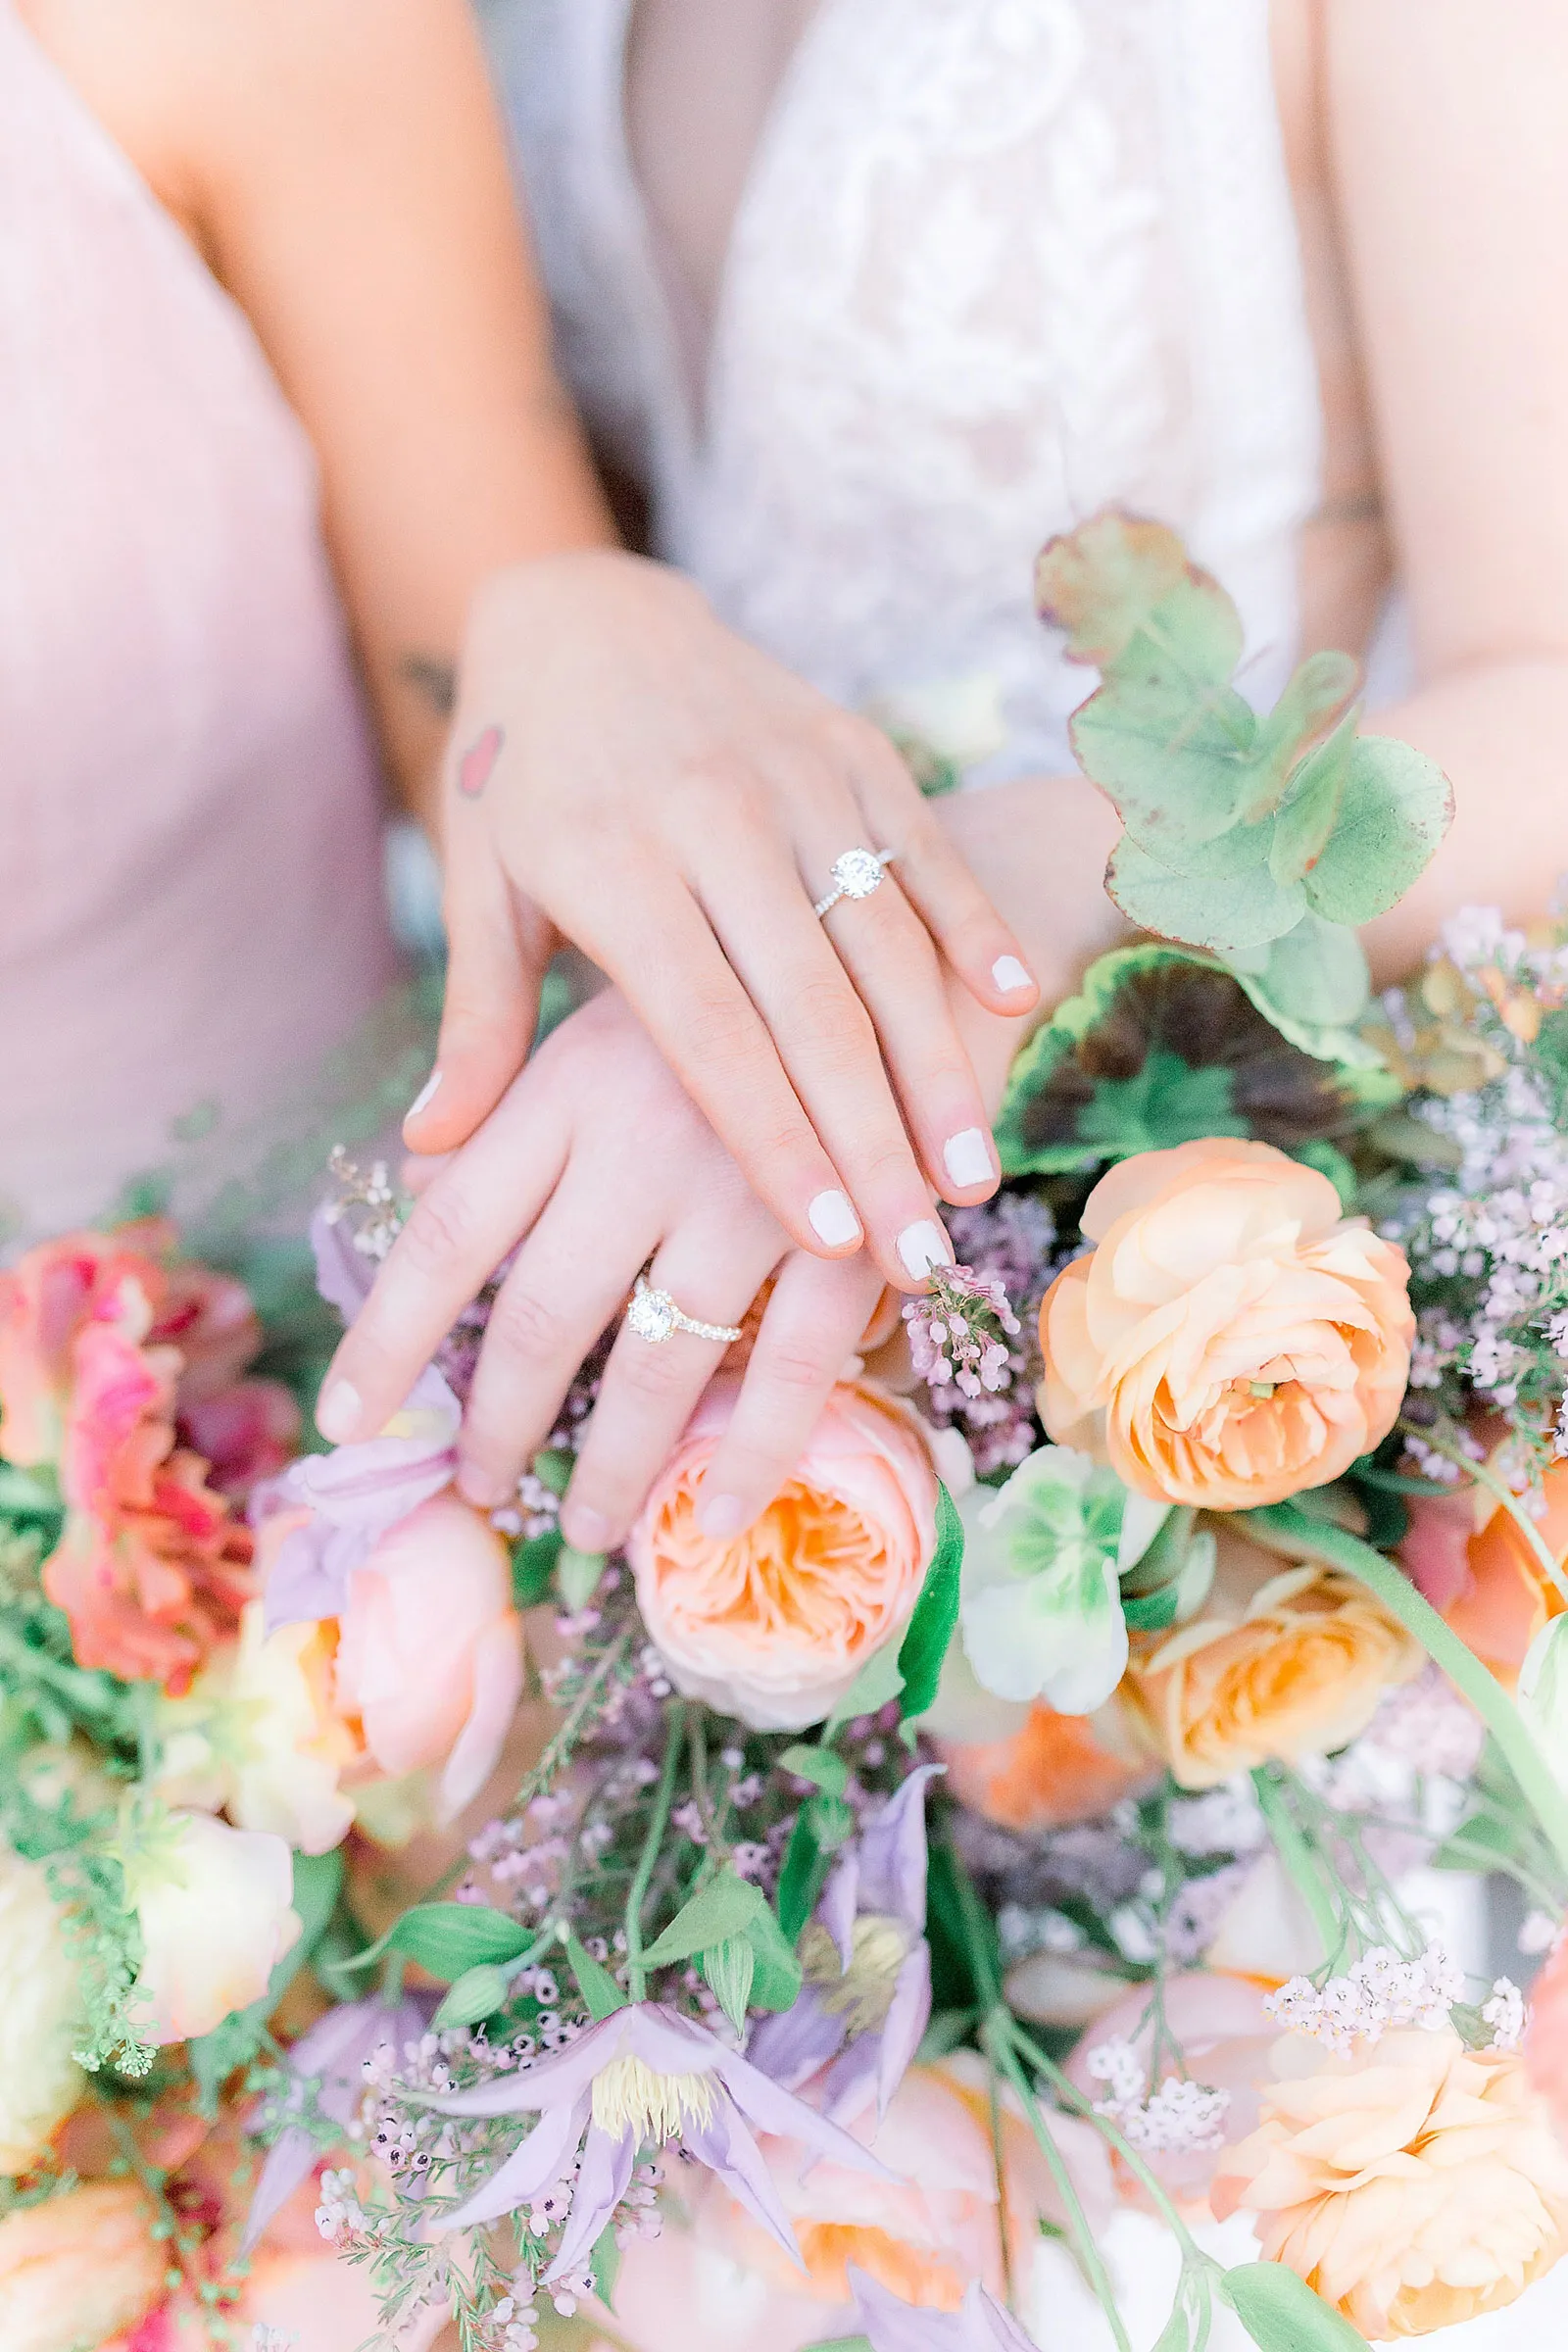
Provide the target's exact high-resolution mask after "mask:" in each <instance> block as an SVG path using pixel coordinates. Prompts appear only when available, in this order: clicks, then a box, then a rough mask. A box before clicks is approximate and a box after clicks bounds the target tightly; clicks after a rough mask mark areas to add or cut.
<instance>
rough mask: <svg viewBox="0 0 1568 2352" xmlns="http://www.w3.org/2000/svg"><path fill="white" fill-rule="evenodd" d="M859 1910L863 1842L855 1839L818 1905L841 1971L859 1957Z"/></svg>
mask: <svg viewBox="0 0 1568 2352" xmlns="http://www.w3.org/2000/svg"><path fill="white" fill-rule="evenodd" d="M859 1908H860V1853H859V1840H858V1839H855V1840H854V1841H852V1843H851V1844H850V1845H848V1846H847V1847H846V1848H845V1850H844V1852H843V1853H842V1854H841V1855H840V1856H839V1858H838V1860H837V1861H836V1862H835V1863H834V1865H833V1868H832V1871H831V1873H830V1874H829V1877H828V1882H827V1885H826V1886H825V1887H823V1889H822V1896H821V1900H820V1901H819V1902H818V1904H817V1906H816V1917H817V1921H818V1924H819V1925H820V1926H822V1927H824V1928H825V1929H826V1930H827V1932H828V1934H829V1935H830V1936H832V1938H833V1945H834V1949H835V1950H836V1951H837V1953H838V1956H839V1966H840V1968H848V1967H849V1965H850V1962H851V1961H852V1960H853V1959H854V1957H855V1919H856V1914H857V1912H858V1910H859ZM921 1918H922V1920H923V1918H924V1913H922V1914H921Z"/></svg>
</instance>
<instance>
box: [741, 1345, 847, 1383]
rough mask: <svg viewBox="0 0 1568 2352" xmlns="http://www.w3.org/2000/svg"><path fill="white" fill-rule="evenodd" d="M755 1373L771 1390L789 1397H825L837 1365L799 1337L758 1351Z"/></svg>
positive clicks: (819, 1349)
mask: <svg viewBox="0 0 1568 2352" xmlns="http://www.w3.org/2000/svg"><path fill="white" fill-rule="evenodd" d="M759 1357H760V1360H759V1364H758V1371H759V1374H760V1377H761V1378H762V1379H764V1380H765V1381H766V1383H767V1385H768V1387H769V1388H770V1389H773V1390H775V1391H782V1392H783V1394H784V1395H785V1396H786V1397H790V1398H805V1397H815V1396H818V1395H821V1396H824V1397H825V1396H826V1394H827V1392H828V1390H829V1389H830V1388H831V1387H832V1386H833V1375H834V1372H835V1371H836V1370H837V1365H836V1364H833V1363H829V1362H828V1361H827V1359H826V1358H825V1357H824V1355H823V1353H822V1350H821V1348H813V1347H812V1346H811V1344H810V1343H809V1341H808V1340H806V1339H804V1338H800V1339H796V1338H791V1339H781V1340H775V1341H770V1342H769V1343H768V1345H767V1346H766V1348H762V1349H760V1350H759Z"/></svg>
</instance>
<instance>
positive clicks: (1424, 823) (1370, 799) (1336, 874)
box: [1305, 735, 1453, 924]
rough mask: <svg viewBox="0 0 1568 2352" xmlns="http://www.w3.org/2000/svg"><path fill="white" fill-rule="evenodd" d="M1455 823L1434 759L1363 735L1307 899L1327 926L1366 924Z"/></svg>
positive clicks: (1409, 879) (1384, 738)
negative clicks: (1334, 924) (1336, 817)
mask: <svg viewBox="0 0 1568 2352" xmlns="http://www.w3.org/2000/svg"><path fill="white" fill-rule="evenodd" d="M1452 822H1453V791H1452V788H1451V786H1450V785H1449V783H1448V779H1447V777H1446V775H1445V774H1444V772H1443V770H1442V768H1441V767H1439V766H1438V764H1437V762H1436V760H1429V759H1427V757H1426V755H1425V754H1424V753H1422V752H1418V751H1415V750H1413V749H1412V748H1411V746H1410V745H1409V744H1407V743H1397V742H1396V741H1394V739H1393V738H1392V737H1391V736H1386V735H1363V736H1361V737H1360V739H1359V740H1358V742H1357V743H1356V744H1355V745H1354V747H1353V749H1352V751H1351V754H1350V768H1349V775H1348V780H1347V783H1346V788H1345V800H1344V804H1343V807H1342V809H1341V811H1340V818H1339V822H1338V823H1337V824H1336V826H1335V828H1334V831H1333V833H1332V835H1331V836H1330V839H1329V841H1328V844H1327V846H1326V848H1325V849H1324V851H1323V854H1322V856H1321V857H1320V858H1319V859H1318V861H1317V863H1316V865H1315V866H1313V868H1312V870H1311V872H1310V873H1309V874H1308V875H1307V877H1306V882H1305V889H1306V895H1307V898H1308V899H1309V901H1310V902H1311V905H1312V906H1313V907H1314V908H1315V909H1316V911H1317V912H1318V913H1319V914H1321V915H1324V916H1326V917H1327V919H1328V920H1329V921H1330V922H1331V923H1350V924H1359V923H1369V922H1371V920H1372V918H1373V916H1374V915H1379V914H1383V913H1385V912H1386V911H1387V909H1388V908H1389V907H1392V906H1393V905H1394V904H1395V901H1396V900H1397V899H1400V898H1402V897H1403V895H1404V893H1405V892H1406V891H1407V890H1408V889H1409V887H1410V885H1411V883H1412V882H1414V881H1416V880H1417V879H1418V877H1419V876H1420V875H1421V874H1423V873H1424V872H1425V871H1426V868H1427V866H1428V864H1429V863H1430V862H1431V859H1432V857H1433V854H1434V852H1435V851H1436V849H1437V847H1438V844H1439V843H1440V842H1441V841H1442V839H1443V836H1444V835H1445V833H1446V831H1447V830H1448V827H1449V825H1450V824H1451V823H1452Z"/></svg>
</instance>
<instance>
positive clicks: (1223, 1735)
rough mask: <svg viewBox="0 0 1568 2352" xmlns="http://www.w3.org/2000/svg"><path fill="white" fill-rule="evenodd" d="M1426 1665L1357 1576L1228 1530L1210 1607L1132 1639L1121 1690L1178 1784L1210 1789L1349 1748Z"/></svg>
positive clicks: (1422, 1654) (1221, 1541)
mask: <svg viewBox="0 0 1568 2352" xmlns="http://www.w3.org/2000/svg"><path fill="white" fill-rule="evenodd" d="M1425 1663H1426V1652H1425V1651H1424V1650H1423V1649H1422V1647H1421V1645H1420V1643H1419V1642H1417V1641H1416V1640H1415V1638H1414V1636H1413V1635H1411V1634H1407V1633H1406V1632H1405V1631H1404V1628H1403V1627H1402V1626H1401V1625H1400V1624H1399V1623H1398V1622H1397V1619H1395V1618H1393V1617H1391V1616H1390V1615H1389V1613H1388V1611H1387V1610H1386V1609H1385V1608H1383V1607H1382V1605H1381V1604H1380V1603H1379V1602H1378V1601H1376V1600H1375V1599H1374V1598H1373V1596H1372V1594H1371V1593H1368V1592H1367V1590H1366V1589H1365V1587H1364V1586H1362V1585H1359V1584H1357V1583H1356V1581H1355V1580H1354V1578H1353V1577H1348V1576H1341V1575H1339V1574H1338V1573H1337V1572H1336V1571H1335V1570H1333V1569H1331V1568H1324V1567H1321V1566H1318V1565H1316V1564H1315V1563H1310V1562H1309V1563H1307V1564H1306V1565H1305V1566H1300V1567H1297V1566H1292V1565H1291V1564H1289V1563H1286V1562H1282V1561H1280V1560H1277V1559H1275V1558H1273V1557H1272V1556H1271V1555H1270V1554H1269V1553H1267V1552H1265V1551H1261V1550H1259V1548H1258V1546H1257V1545H1256V1544H1249V1543H1248V1542H1247V1541H1246V1540H1245V1539H1244V1538H1243V1537H1240V1536H1235V1535H1231V1534H1229V1533H1227V1532H1225V1531H1223V1530H1222V1531H1221V1533H1220V1536H1219V1545H1218V1566H1217V1569H1216V1573H1215V1578H1214V1585H1213V1590H1212V1592H1211V1593H1210V1594H1209V1597H1208V1599H1207V1601H1206V1602H1205V1603H1204V1606H1203V1609H1202V1612H1201V1615H1200V1616H1199V1617H1198V1618H1197V1619H1196V1621H1195V1622H1194V1623H1193V1624H1191V1625H1184V1626H1180V1627H1178V1628H1177V1630H1176V1631H1175V1632H1174V1633H1171V1634H1168V1635H1161V1636H1158V1637H1155V1638H1153V1639H1152V1640H1150V1639H1147V1638H1146V1639H1144V1640H1142V1641H1140V1642H1137V1643H1135V1646H1134V1655H1133V1659H1132V1663H1131V1664H1130V1665H1129V1667H1128V1669H1127V1676H1126V1680H1125V1681H1124V1683H1123V1685H1122V1695H1123V1697H1124V1699H1125V1700H1126V1702H1127V1703H1128V1705H1129V1707H1131V1708H1132V1709H1133V1710H1134V1712H1135V1714H1136V1717H1137V1720H1138V1721H1139V1723H1140V1725H1141V1727H1142V1729H1143V1731H1144V1733H1145V1734H1146V1736H1147V1738H1148V1740H1149V1742H1150V1744H1151V1746H1152V1748H1153V1750H1154V1752H1155V1753H1156V1754H1157V1755H1158V1756H1159V1757H1160V1758H1161V1760H1162V1761H1163V1762H1164V1763H1166V1764H1168V1765H1169V1767H1170V1770H1171V1772H1172V1774H1173V1775H1174V1777H1175V1778H1176V1780H1177V1781H1179V1782H1180V1784H1181V1786H1182V1787H1183V1788H1184V1789H1211V1788H1213V1787H1214V1786H1215V1784H1216V1783H1217V1782H1220V1781H1226V1780H1229V1779H1230V1778H1231V1777H1232V1776H1233V1775H1234V1774H1236V1773H1239V1772H1250V1771H1251V1770H1252V1768H1253V1767H1254V1766H1255V1765H1258V1764H1264V1763H1267V1762H1269V1761H1270V1760H1271V1759H1275V1760H1279V1761H1282V1762H1285V1763H1293V1762H1295V1761H1296V1759H1297V1758H1298V1757H1300V1756H1303V1755H1321V1754H1324V1753H1326V1752H1327V1751H1328V1750H1330V1749H1332V1748H1336V1747H1343V1746H1344V1744H1345V1742H1346V1741H1347V1740H1353V1739H1354V1738H1355V1736H1356V1734H1357V1733H1358V1732H1362V1731H1364V1730H1365V1729H1366V1727H1367V1725H1368V1723H1369V1722H1370V1721H1371V1719H1372V1714H1373V1711H1374V1709H1375V1708H1376V1706H1377V1703H1378V1700H1379V1699H1380V1698H1381V1697H1382V1695H1383V1693H1384V1691H1386V1690H1388V1689H1389V1687H1390V1686H1391V1685H1392V1684H1394V1683H1405V1682H1409V1681H1410V1680H1411V1678H1412V1677H1413V1676H1415V1675H1417V1674H1419V1673H1420V1671H1421V1669H1422V1667H1423V1666H1424V1665H1425Z"/></svg>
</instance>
